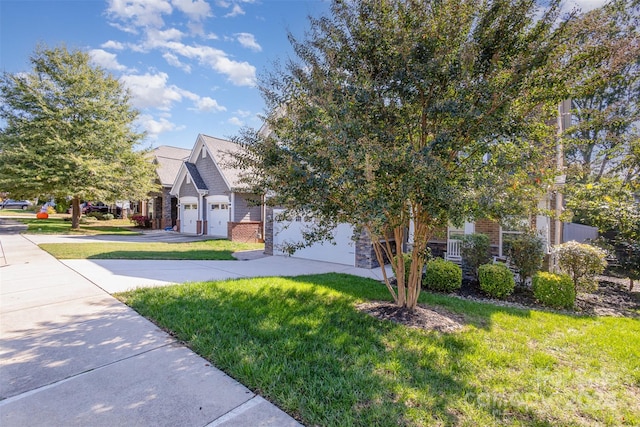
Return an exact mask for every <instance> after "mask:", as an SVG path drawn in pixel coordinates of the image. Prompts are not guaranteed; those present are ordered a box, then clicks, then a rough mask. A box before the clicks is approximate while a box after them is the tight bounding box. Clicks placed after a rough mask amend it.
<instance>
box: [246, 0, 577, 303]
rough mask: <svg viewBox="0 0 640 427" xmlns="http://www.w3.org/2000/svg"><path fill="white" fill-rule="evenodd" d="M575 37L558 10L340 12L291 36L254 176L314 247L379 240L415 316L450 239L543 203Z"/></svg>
mask: <svg viewBox="0 0 640 427" xmlns="http://www.w3.org/2000/svg"><path fill="white" fill-rule="evenodd" d="M567 19H570V17H569V18H567ZM564 29H565V23H564V21H562V20H561V19H560V18H559V7H558V2H556V1H551V2H550V3H549V4H548V6H547V8H546V9H544V10H542V11H540V10H539V9H538V5H537V4H536V3H535V1H523V0H513V1H509V0H488V1H484V0H462V1H460V0H439V1H418V0H362V1H358V2H351V1H338V0H336V1H333V3H332V5H331V14H330V15H329V16H326V17H321V18H319V19H311V30H310V32H309V33H308V35H307V38H306V39H305V40H302V41H300V40H297V39H295V38H294V37H293V36H290V39H291V42H292V45H293V47H294V49H295V53H296V55H297V58H295V59H293V60H291V61H290V62H288V63H287V64H285V65H284V66H282V67H279V68H276V70H275V71H273V72H271V73H269V74H268V75H266V76H264V77H263V78H262V79H261V83H260V88H261V90H262V92H263V94H264V97H265V99H266V102H267V105H268V111H269V114H268V115H267V117H266V118H265V120H266V124H265V127H264V128H263V130H262V131H259V132H256V131H253V130H250V129H246V130H244V131H243V132H242V134H241V135H240V136H239V137H238V138H237V140H238V142H240V143H242V144H243V145H244V146H245V147H246V152H245V154H244V155H242V156H240V157H239V158H238V163H240V164H241V165H242V166H244V167H248V168H250V170H251V171H252V172H251V174H247V176H246V177H245V179H246V180H247V182H249V183H251V184H252V185H253V186H254V187H255V190H256V191H259V190H262V191H270V194H273V197H272V198H271V199H270V203H272V204H274V205H280V206H284V207H286V208H289V209H290V211H291V212H296V213H303V214H305V215H313V216H314V218H315V219H316V227H315V228H313V229H312V230H310V231H309V233H307V234H306V236H305V237H306V241H307V243H309V242H312V241H314V240H316V239H321V238H325V237H327V236H328V235H330V230H331V227H333V226H335V224H337V223H341V222H347V223H351V224H355V225H356V226H357V227H359V228H360V229H361V230H362V231H365V232H367V233H368V234H369V236H370V237H371V239H372V241H373V247H374V250H375V253H376V256H377V258H378V261H379V262H380V263H381V264H384V261H385V258H387V259H389V260H390V261H391V263H392V266H393V267H394V271H395V274H396V277H397V284H398V286H397V288H395V287H393V286H392V285H391V283H390V281H389V280H388V278H387V277H386V276H385V282H386V284H387V287H388V289H389V291H390V292H391V294H392V295H393V298H394V300H395V302H396V304H397V305H399V306H401V307H407V308H409V309H413V308H414V307H415V305H416V303H417V300H418V296H419V293H420V281H421V275H422V269H423V266H424V263H425V257H426V253H427V251H426V248H427V242H428V240H429V239H430V237H431V236H432V234H433V232H434V231H435V230H436V229H437V228H438V227H442V226H446V225H447V224H448V223H449V222H454V223H460V222H461V221H463V220H464V219H471V218H473V217H475V216H477V215H485V216H490V217H495V218H500V216H504V215H517V214H522V213H525V212H530V211H531V210H532V209H534V208H535V206H536V205H537V200H538V197H539V196H540V194H541V192H542V191H543V190H544V188H543V187H545V184H546V183H548V178H549V176H550V172H551V166H552V161H551V160H552V157H553V156H554V153H555V150H554V148H553V144H554V140H555V137H554V136H555V129H554V126H553V125H550V124H549V123H550V122H554V120H553V118H554V115H555V111H556V107H555V106H556V105H557V102H558V101H559V100H561V99H562V97H563V96H565V95H566V94H565V93H564V92H563V91H562V90H561V89H562V82H563V79H562V72H561V70H559V68H558V67H556V66H553V64H552V61H553V60H552V58H554V57H557V52H556V50H557V48H558V46H559V45H561V44H562V43H563V41H564V39H563V34H564ZM411 221H412V222H413V228H412V229H413V234H412V236H411V238H410V240H412V246H413V250H412V252H411V255H410V257H411V262H410V263H408V265H409V267H408V268H407V269H405V262H404V255H403V250H402V245H401V242H403V241H404V240H405V237H406V234H407V232H408V230H409V227H410V222H411ZM393 242H397V243H398V245H397V247H395V248H394V245H393ZM383 274H384V268H383Z"/></svg>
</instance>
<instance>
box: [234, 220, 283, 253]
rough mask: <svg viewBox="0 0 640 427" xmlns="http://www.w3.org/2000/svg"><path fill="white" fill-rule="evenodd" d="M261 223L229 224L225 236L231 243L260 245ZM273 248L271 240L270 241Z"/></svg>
mask: <svg viewBox="0 0 640 427" xmlns="http://www.w3.org/2000/svg"><path fill="white" fill-rule="evenodd" d="M261 235H262V221H245V222H229V223H228V224H227V236H228V238H229V240H231V241H232V242H245V243H262V241H263V239H262V236H261ZM271 242H272V247H273V239H272V240H271Z"/></svg>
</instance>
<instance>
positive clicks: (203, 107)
mask: <svg viewBox="0 0 640 427" xmlns="http://www.w3.org/2000/svg"><path fill="white" fill-rule="evenodd" d="M195 104H196V108H197V109H198V111H227V108H226V107H223V106H221V105H219V104H218V101H216V100H215V99H212V98H209V97H208V96H205V97H203V98H200V99H199V100H198V101H196V103H195Z"/></svg>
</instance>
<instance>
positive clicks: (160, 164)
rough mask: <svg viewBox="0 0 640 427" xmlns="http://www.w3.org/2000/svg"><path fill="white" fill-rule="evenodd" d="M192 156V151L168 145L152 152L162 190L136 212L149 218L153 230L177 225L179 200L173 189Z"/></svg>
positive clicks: (150, 197) (151, 195) (137, 207)
mask: <svg viewBox="0 0 640 427" xmlns="http://www.w3.org/2000/svg"><path fill="white" fill-rule="evenodd" d="M190 154H191V150H188V149H185V148H178V147H171V146H168V145H161V146H160V147H157V148H155V149H154V150H153V151H151V156H152V161H153V163H154V164H155V165H156V174H157V182H158V184H160V186H161V190H160V192H159V193H153V194H150V195H149V199H148V200H147V201H146V202H140V203H138V205H137V206H136V207H135V208H134V212H136V213H139V214H141V215H145V216H147V217H148V218H149V220H150V222H151V227H152V228H156V229H165V228H173V227H174V226H175V225H176V223H177V220H178V210H177V206H178V200H177V199H176V198H175V197H173V196H172V195H171V188H172V187H173V182H174V181H175V179H176V176H177V175H178V171H179V170H180V166H181V165H182V163H184V161H185V160H186V159H187V158H188V157H189V155H190Z"/></svg>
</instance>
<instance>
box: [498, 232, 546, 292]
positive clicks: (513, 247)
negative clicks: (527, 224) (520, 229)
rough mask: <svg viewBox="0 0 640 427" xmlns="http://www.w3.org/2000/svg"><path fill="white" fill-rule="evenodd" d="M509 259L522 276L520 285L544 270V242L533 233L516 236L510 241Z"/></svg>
mask: <svg viewBox="0 0 640 427" xmlns="http://www.w3.org/2000/svg"><path fill="white" fill-rule="evenodd" d="M507 247H508V249H507V257H508V258H509V263H510V264H511V265H512V266H513V267H514V268H515V270H516V271H517V273H518V276H520V285H522V286H524V284H525V282H526V280H527V279H528V278H529V277H532V276H533V275H534V274H536V273H537V272H538V271H540V269H541V268H542V261H543V260H544V242H543V241H542V239H541V238H540V237H539V236H537V235H536V234H535V233H533V232H528V233H523V234H516V235H514V237H512V238H510V239H509V244H508V246H507Z"/></svg>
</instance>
